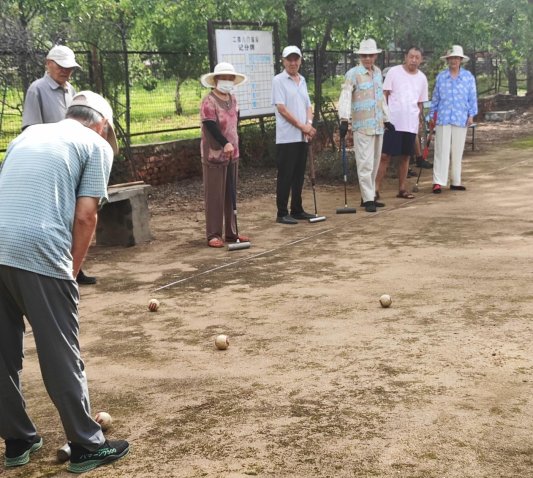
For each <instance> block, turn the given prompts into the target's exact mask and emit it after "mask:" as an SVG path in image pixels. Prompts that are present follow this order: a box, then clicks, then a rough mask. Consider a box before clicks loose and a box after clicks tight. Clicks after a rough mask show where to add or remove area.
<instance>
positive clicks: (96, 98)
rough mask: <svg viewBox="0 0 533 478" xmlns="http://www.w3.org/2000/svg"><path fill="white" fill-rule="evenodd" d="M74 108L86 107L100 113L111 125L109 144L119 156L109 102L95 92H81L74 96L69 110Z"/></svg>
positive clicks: (108, 134)
mask: <svg viewBox="0 0 533 478" xmlns="http://www.w3.org/2000/svg"><path fill="white" fill-rule="evenodd" d="M72 106H86V107H87V108H91V109H92V110H94V111H96V112H97V113H100V114H101V115H102V116H103V117H104V118H105V119H106V120H107V122H108V123H109V130H108V133H107V142H108V143H109V144H110V145H111V148H113V153H115V154H118V144H117V136H116V134H115V128H114V126H113V110H112V109H111V106H110V105H109V103H108V102H107V100H106V99H105V98H104V97H103V96H100V95H99V94H98V93H94V92H93V91H80V92H79V93H78V94H76V95H75V96H74V98H72V103H70V105H69V109H70V108H71V107H72ZM67 113H68V110H67Z"/></svg>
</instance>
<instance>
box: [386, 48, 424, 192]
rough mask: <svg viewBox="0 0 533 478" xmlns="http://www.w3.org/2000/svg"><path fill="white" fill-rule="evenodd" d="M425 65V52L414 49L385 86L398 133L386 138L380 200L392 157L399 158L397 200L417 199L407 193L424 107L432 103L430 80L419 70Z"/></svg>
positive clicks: (395, 68)
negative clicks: (425, 102) (423, 63)
mask: <svg viewBox="0 0 533 478" xmlns="http://www.w3.org/2000/svg"><path fill="white" fill-rule="evenodd" d="M421 63H422V51H421V50H420V48H417V47H411V48H409V50H408V51H407V53H406V55H405V59H404V63H403V64H402V65H397V66H393V67H392V68H391V69H390V70H389V72H388V73H387V77H386V78H385V81H384V82H383V91H384V94H385V98H386V99H387V103H388V105H389V111H390V121H391V122H392V124H394V126H395V128H396V131H390V130H389V131H385V135H384V136H383V149H382V154H381V161H380V164H379V170H378V174H377V176H376V193H377V195H378V196H379V190H380V189H381V183H382V181H383V178H384V177H385V174H386V172H387V169H388V167H389V162H390V159H391V157H392V156H399V157H400V158H399V164H398V181H399V191H398V194H397V195H396V197H399V198H403V199H412V198H414V196H413V195H412V194H411V193H410V192H409V191H408V190H407V171H408V169H409V158H410V157H411V155H412V154H413V153H414V151H415V140H416V135H417V134H418V130H419V128H420V118H421V116H422V109H423V104H424V101H427V100H428V82H427V78H426V75H424V73H422V72H421V71H420V70H419V69H418V68H419V66H420V64H421ZM429 167H431V166H429Z"/></svg>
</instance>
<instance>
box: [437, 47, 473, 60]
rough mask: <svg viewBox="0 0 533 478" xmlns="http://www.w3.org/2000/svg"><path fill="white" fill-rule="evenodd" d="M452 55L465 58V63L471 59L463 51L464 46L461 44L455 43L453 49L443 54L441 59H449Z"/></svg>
mask: <svg viewBox="0 0 533 478" xmlns="http://www.w3.org/2000/svg"><path fill="white" fill-rule="evenodd" d="M451 56H459V57H461V58H462V59H463V60H462V61H463V63H465V62H467V61H468V60H470V58H468V57H467V56H466V55H465V54H464V53H463V47H462V46H461V45H453V46H452V48H451V50H448V52H447V53H446V55H444V56H441V57H440V59H441V60H447V59H448V58H450V57H451Z"/></svg>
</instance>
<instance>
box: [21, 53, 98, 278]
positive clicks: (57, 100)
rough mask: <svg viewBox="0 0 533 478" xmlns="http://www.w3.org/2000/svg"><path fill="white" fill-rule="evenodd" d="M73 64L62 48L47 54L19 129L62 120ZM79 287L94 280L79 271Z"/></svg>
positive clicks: (26, 101) (69, 98) (69, 96)
mask: <svg viewBox="0 0 533 478" xmlns="http://www.w3.org/2000/svg"><path fill="white" fill-rule="evenodd" d="M75 68H81V67H80V65H78V63H76V57H75V55H74V52H73V51H72V50H71V49H70V48H69V47H68V46H65V45H55V46H54V47H52V49H51V50H50V51H49V52H48V55H46V72H45V74H44V76H43V77H42V78H39V79H38V80H35V81H34V82H33V83H32V84H31V85H30V87H29V88H28V91H27V92H26V97H25V99H24V109H23V111H22V130H24V129H25V128H27V127H28V126H31V125H33V124H42V123H57V122H58V121H61V120H63V119H65V114H66V112H67V108H68V107H69V105H70V103H71V102H72V98H73V97H74V95H75V94H76V91H75V90H74V87H73V86H72V85H71V84H70V82H69V80H70V77H71V76H72V73H73V72H74V69H75ZM76 280H77V282H78V284H86V285H91V284H96V277H91V276H86V275H85V274H84V272H83V270H82V269H80V272H79V274H78V276H77V277H76Z"/></svg>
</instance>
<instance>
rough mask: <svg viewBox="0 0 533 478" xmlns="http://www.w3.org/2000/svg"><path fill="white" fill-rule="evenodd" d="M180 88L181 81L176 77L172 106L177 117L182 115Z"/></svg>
mask: <svg viewBox="0 0 533 478" xmlns="http://www.w3.org/2000/svg"><path fill="white" fill-rule="evenodd" d="M180 88H181V79H180V77H179V76H178V78H177V79H176V91H175V93H174V106H175V109H176V114H177V115H181V114H183V105H182V104H181V93H180Z"/></svg>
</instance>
